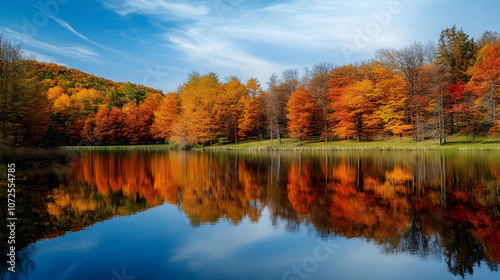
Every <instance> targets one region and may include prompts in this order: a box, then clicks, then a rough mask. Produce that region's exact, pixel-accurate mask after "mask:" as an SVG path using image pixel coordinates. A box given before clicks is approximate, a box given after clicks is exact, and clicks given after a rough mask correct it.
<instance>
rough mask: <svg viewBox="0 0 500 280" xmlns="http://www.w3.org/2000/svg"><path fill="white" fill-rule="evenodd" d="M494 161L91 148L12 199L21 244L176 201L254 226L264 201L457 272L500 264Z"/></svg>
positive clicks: (202, 213)
mask: <svg viewBox="0 0 500 280" xmlns="http://www.w3.org/2000/svg"><path fill="white" fill-rule="evenodd" d="M495 157H496V155H492V154H487V153H417V152H404V153H402V152H399V153H397V152H391V153H389V152H385V153H382V152H370V153H367V152H364V153H360V152H335V153H305V152H302V153H283V152H281V153H280V152H259V153H253V152H246V153H234V152H231V153H230V152H217V153H215V152H213V153H210V152H160V153H158V152H156V153H147V152H127V153H92V154H89V155H86V156H84V157H82V158H81V159H80V162H79V164H78V165H76V166H75V167H74V168H73V170H72V171H71V172H69V173H68V174H66V175H65V180H64V182H63V183H61V184H58V185H57V186H54V184H53V182H52V181H54V180H53V178H52V177H51V175H46V176H40V178H37V179H36V180H34V179H33V178H27V181H31V182H40V184H41V185H29V186H28V185H27V186H24V187H25V188H27V189H30V190H35V189H36V191H29V192H28V191H25V192H24V194H23V196H22V197H23V198H24V201H22V202H21V203H23V205H24V204H25V205H30V207H31V208H30V209H29V210H28V209H24V210H25V213H31V214H27V217H28V216H30V215H31V216H30V217H31V218H30V221H31V222H30V223H29V224H28V225H24V226H25V229H24V230H23V231H22V233H21V235H22V237H21V239H22V240H24V243H22V244H23V245H24V246H25V247H26V248H29V247H27V246H28V245H29V244H31V243H33V242H35V241H36V240H40V239H43V238H52V237H55V236H58V235H62V234H64V233H65V232H67V231H77V230H81V229H82V228H84V227H86V226H90V225H92V224H94V223H96V222H98V221H102V220H105V219H108V218H110V217H113V216H115V215H130V214H133V213H136V212H138V211H142V210H145V209H148V208H150V207H154V206H156V205H160V204H162V203H164V202H166V203H169V204H174V205H177V206H178V207H179V209H180V210H181V211H183V212H184V213H185V214H186V215H187V217H188V218H189V220H190V221H191V224H192V226H200V225H202V224H205V223H217V222H218V221H220V220H228V221H230V222H231V223H233V224H238V223H239V222H240V221H242V219H244V218H245V217H248V219H249V220H251V221H253V222H257V221H258V220H259V219H260V217H261V215H262V211H263V209H264V208H268V209H269V211H270V212H271V214H272V218H273V223H274V224H285V226H286V228H287V229H288V230H290V231H296V230H298V229H299V228H300V227H301V226H304V225H313V226H314V228H315V230H316V231H317V232H318V234H320V235H323V236H328V235H340V236H344V237H347V238H362V239H365V240H367V241H371V242H374V243H375V244H377V245H378V246H380V248H381V250H382V251H383V252H385V253H386V254H399V253H407V254H411V255H415V256H418V257H421V258H423V259H427V258H435V259H440V260H443V259H444V261H445V262H446V263H447V265H448V268H449V271H450V272H451V273H453V274H454V275H460V276H465V275H466V274H473V272H474V268H475V267H476V266H479V265H480V264H481V262H484V263H486V264H487V265H488V267H489V268H490V269H491V270H498V264H499V263H500V217H499V209H500V208H499V201H500V199H499V190H498V182H500V163H499V162H497V161H496V160H495ZM51 180H52V181H51ZM51 182H52V183H51ZM2 199H3V198H2ZM2 201H3V200H2ZM32 215H35V216H32ZM2 226H3V225H2ZM27 250H28V249H27ZM28 251H29V250H28ZM4 255H5V254H4ZM4 255H3V256H4ZM3 256H2V258H3ZM27 259H29V257H28V258H27ZM2 261H3V259H2ZM4 263H5V262H4ZM26 263H27V266H29V261H27V262H26Z"/></svg>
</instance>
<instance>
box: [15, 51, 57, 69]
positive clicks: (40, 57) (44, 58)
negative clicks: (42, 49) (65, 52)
mask: <svg viewBox="0 0 500 280" xmlns="http://www.w3.org/2000/svg"><path fill="white" fill-rule="evenodd" d="M23 52H24V54H25V55H27V56H28V57H30V58H33V59H35V60H36V61H40V62H54V63H57V64H59V65H62V66H67V65H66V64H64V63H61V62H59V61H58V60H57V59H55V58H54V57H52V56H48V55H44V54H41V53H38V52H34V51H30V50H23Z"/></svg>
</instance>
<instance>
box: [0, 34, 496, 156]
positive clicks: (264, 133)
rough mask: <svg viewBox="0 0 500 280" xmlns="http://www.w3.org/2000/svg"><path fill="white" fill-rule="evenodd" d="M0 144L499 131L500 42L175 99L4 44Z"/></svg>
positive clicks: (424, 46) (456, 45) (198, 87)
mask: <svg viewBox="0 0 500 280" xmlns="http://www.w3.org/2000/svg"><path fill="white" fill-rule="evenodd" d="M0 70H1V72H0V101H1V102H0V103H1V104H2V106H1V107H0V115H1V116H2V122H0V126H1V127H0V143H1V144H3V145H7V146H21V145H29V146H57V145H118V144H131V145H135V144H148V143H176V144H179V145H180V146H181V147H192V146H194V145H200V146H205V145H210V144H215V143H230V142H238V141H243V140H252V139H272V140H276V141H277V142H278V143H280V141H281V138H283V137H294V138H298V140H299V145H300V141H301V140H303V139H308V138H310V137H311V136H319V139H320V140H322V141H336V140H344V139H355V140H358V141H369V140H377V139H386V138H389V137H411V138H413V140H414V141H417V142H418V141H423V140H433V141H436V142H438V143H439V144H445V143H446V141H447V137H448V136H449V135H454V134H461V135H467V136H468V137H471V138H474V137H476V136H478V135H482V136H495V135H497V134H498V133H499V132H500V119H499V116H498V114H499V113H498V109H499V106H500V104H498V103H499V102H498V100H499V94H500V36H499V34H498V33H497V32H491V31H487V32H485V33H484V34H483V35H482V37H480V38H479V39H477V40H475V39H474V38H472V37H470V36H469V35H467V34H466V33H464V31H463V30H461V29H459V28H457V27H451V28H447V29H444V30H443V31H442V32H441V34H440V36H439V40H438V42H437V43H432V42H428V43H421V42H415V43H413V44H411V45H408V46H405V47H402V48H400V49H390V48H387V49H381V50H379V51H377V52H376V54H375V55H374V58H373V59H372V60H369V61H364V62H359V63H353V64H350V65H343V66H337V65H334V64H332V63H326V62H324V63H319V64H317V65H315V66H314V67H312V69H306V70H305V71H304V72H305V74H304V75H302V76H300V75H299V70H298V69H287V70H285V71H283V72H282V73H281V75H276V74H273V75H272V76H271V77H270V78H269V80H268V81H267V82H265V85H264V84H263V82H262V81H259V80H257V79H255V78H251V79H249V80H247V81H245V82H243V81H241V79H239V78H238V77H237V76H231V77H227V78H225V79H221V78H220V77H219V76H218V75H217V74H215V73H208V74H204V75H202V74H199V73H194V72H193V73H190V74H189V75H188V78H187V80H186V82H185V83H183V84H182V85H180V86H179V87H178V89H177V91H176V92H170V93H167V94H164V93H163V92H162V91H160V90H156V89H152V88H149V87H146V86H143V85H136V84H132V83H123V82H113V81H110V80H106V79H103V78H99V77H96V76H94V75H90V74H86V73H83V72H81V71H79V70H76V69H69V68H67V67H64V66H60V65H56V64H54V63H41V62H37V61H35V60H32V59H29V58H27V57H25V56H24V55H23V52H22V48H21V45H19V44H17V43H15V42H11V41H9V40H7V39H5V38H2V37H0Z"/></svg>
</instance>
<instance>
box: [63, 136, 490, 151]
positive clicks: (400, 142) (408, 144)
mask: <svg viewBox="0 0 500 280" xmlns="http://www.w3.org/2000/svg"><path fill="white" fill-rule="evenodd" d="M447 140H448V142H447V143H446V145H442V146H440V145H439V144H438V143H437V142H436V141H433V140H425V141H423V142H418V143H416V142H414V141H413V139H412V138H411V137H403V138H399V137H394V138H390V139H385V140H375V141H356V140H342V141H329V142H324V141H320V140H319V137H317V136H316V137H312V138H311V139H309V140H303V141H302V145H301V146H299V145H298V144H299V142H298V139H296V138H283V139H281V145H279V144H278V140H276V139H274V140H273V141H272V142H271V140H254V141H243V142H239V143H232V144H215V145H213V146H206V147H205V149H206V150H388V151H390V150H394V151H404V150H408V151H416V150H428V151H460V150H477V151H497V150H498V151H500V138H486V137H476V139H474V140H473V139H472V138H470V137H469V138H468V137H466V136H461V135H454V136H450V137H448V138H447ZM70 148H73V149H80V150H105V151H109V150H175V149H179V146H178V145H176V144H152V145H119V146H71V147H70ZM193 149H194V150H200V149H202V147H201V146H199V145H196V146H194V147H193Z"/></svg>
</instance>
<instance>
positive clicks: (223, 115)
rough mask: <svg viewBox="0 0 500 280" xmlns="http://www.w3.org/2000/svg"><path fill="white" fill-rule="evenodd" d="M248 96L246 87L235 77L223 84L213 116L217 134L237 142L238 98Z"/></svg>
mask: <svg viewBox="0 0 500 280" xmlns="http://www.w3.org/2000/svg"><path fill="white" fill-rule="evenodd" d="M247 96H248V91H247V88H246V87H245V86H244V85H243V84H241V83H240V81H239V80H238V79H237V78H236V77H232V78H231V80H230V81H229V82H227V83H225V84H224V86H223V91H222V94H220V95H219V97H218V98H217V101H216V103H215V108H214V109H215V112H216V115H215V118H216V124H217V126H218V128H219V129H218V130H219V134H220V135H221V136H225V137H227V138H228V139H231V138H232V139H234V141H235V142H238V119H239V117H240V115H241V103H240V100H241V99H242V98H245V97H247Z"/></svg>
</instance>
